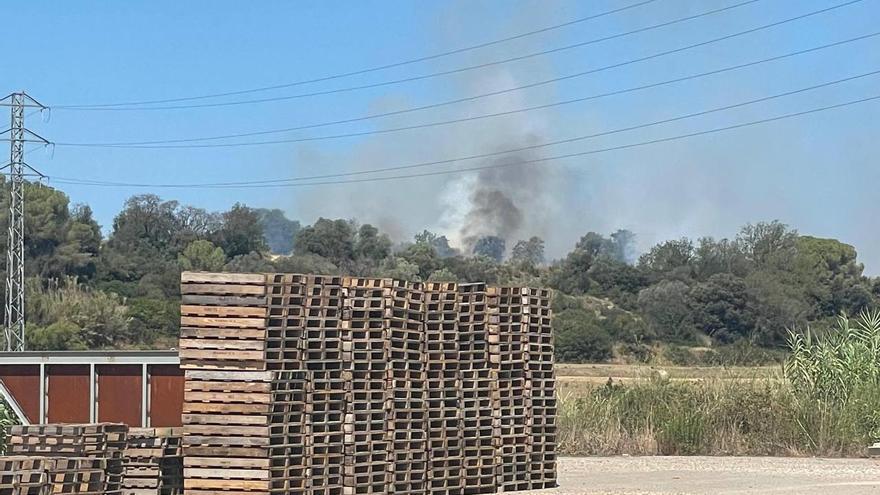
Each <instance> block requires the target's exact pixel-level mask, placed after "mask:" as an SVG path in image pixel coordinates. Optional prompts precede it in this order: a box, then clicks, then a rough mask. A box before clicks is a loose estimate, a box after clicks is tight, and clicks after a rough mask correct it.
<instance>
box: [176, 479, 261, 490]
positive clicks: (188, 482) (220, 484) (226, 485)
mask: <svg viewBox="0 0 880 495" xmlns="http://www.w3.org/2000/svg"><path fill="white" fill-rule="evenodd" d="M183 487H184V489H185V490H187V491H189V490H190V489H216V490H224V493H225V490H234V489H238V490H268V489H269V480H206V479H196V478H190V477H188V476H186V475H184V480H183Z"/></svg>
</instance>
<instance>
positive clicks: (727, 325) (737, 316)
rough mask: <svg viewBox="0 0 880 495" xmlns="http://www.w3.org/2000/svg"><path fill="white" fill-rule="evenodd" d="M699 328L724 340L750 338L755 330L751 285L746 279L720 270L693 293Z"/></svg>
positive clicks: (695, 314) (692, 299)
mask: <svg viewBox="0 0 880 495" xmlns="http://www.w3.org/2000/svg"><path fill="white" fill-rule="evenodd" d="M690 298H691V304H692V308H693V318H694V323H695V324H696V327H697V328H698V329H699V330H700V331H702V332H703V333H705V334H706V335H709V336H711V337H713V338H715V339H717V340H719V341H721V342H725V343H730V342H733V341H735V340H737V339H739V338H742V337H747V336H748V335H749V334H750V333H751V332H752V331H753V329H754V323H753V320H754V315H753V314H752V307H751V305H750V303H749V297H748V287H747V286H746V283H745V281H744V280H743V279H741V278H739V277H737V276H735V275H732V274H729V273H717V274H715V275H712V276H711V277H709V279H708V280H707V281H705V282H702V283H699V284H696V285H695V286H694V287H693V289H692V290H691V293H690Z"/></svg>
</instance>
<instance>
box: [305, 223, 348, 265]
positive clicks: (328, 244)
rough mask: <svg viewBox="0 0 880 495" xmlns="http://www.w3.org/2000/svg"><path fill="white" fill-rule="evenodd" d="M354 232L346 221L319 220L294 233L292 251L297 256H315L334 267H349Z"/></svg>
mask: <svg viewBox="0 0 880 495" xmlns="http://www.w3.org/2000/svg"><path fill="white" fill-rule="evenodd" d="M354 245H355V230H354V226H353V225H352V223H351V222H349V221H347V220H342V219H338V220H328V219H326V218H319V219H318V221H316V222H315V223H314V224H313V225H309V226H307V227H303V228H302V229H300V230H299V232H297V233H296V237H295V238H294V240H293V249H294V252H296V253H297V254H308V253H310V254H316V255H318V256H322V257H324V258H327V259H328V260H330V261H331V262H333V263H334V264H335V265H336V266H339V267H344V266H346V267H347V266H349V265H350V264H351V262H352V260H353V259H354Z"/></svg>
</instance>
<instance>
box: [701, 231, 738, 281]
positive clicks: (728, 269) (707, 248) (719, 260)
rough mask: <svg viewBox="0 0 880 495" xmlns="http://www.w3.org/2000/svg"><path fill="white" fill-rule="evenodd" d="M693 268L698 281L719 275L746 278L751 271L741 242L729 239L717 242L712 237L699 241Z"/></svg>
mask: <svg viewBox="0 0 880 495" xmlns="http://www.w3.org/2000/svg"><path fill="white" fill-rule="evenodd" d="M691 266H692V267H693V273H694V276H695V277H696V278H697V279H698V280H707V279H708V278H709V277H711V276H712V275H715V274H718V273H730V274H732V275H734V276H737V277H745V276H746V275H748V273H749V270H750V266H749V261H748V260H747V259H746V256H745V254H744V253H743V251H742V247H741V244H740V243H739V242H736V241H729V240H727V239H721V240H720V241H716V240H715V239H713V238H711V237H702V238H700V239H699V240H698V241H697V247H696V249H695V250H694V256H693V258H692V259H691Z"/></svg>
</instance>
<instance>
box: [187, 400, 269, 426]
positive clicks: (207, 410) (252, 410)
mask: <svg viewBox="0 0 880 495" xmlns="http://www.w3.org/2000/svg"><path fill="white" fill-rule="evenodd" d="M183 412H184V413H185V414H211V413H215V414H242V415H247V414H268V413H269V405H268V404H217V403H212V402H184V403H183ZM220 419H222V418H218V422H219V420H220ZM230 420H231V418H230Z"/></svg>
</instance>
